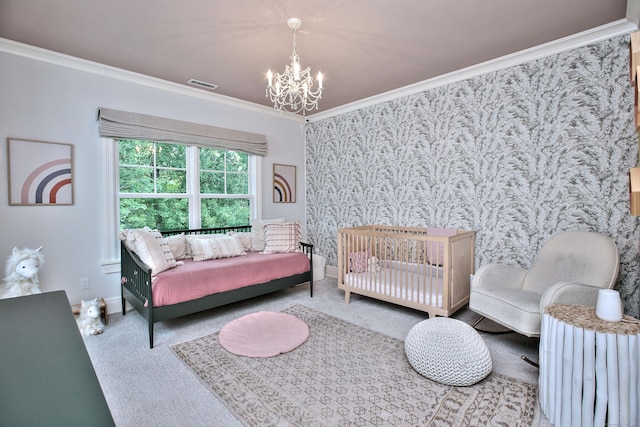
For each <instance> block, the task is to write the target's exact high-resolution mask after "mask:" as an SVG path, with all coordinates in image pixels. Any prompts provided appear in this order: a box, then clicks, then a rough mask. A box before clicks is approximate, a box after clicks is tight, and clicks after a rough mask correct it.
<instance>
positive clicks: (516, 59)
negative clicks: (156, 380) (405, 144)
mask: <svg viewBox="0 0 640 427" xmlns="http://www.w3.org/2000/svg"><path fill="white" fill-rule="evenodd" d="M637 29H638V26H637V25H636V24H634V23H633V22H630V21H628V20H626V19H621V20H619V21H615V22H612V23H610V24H606V25H603V26H600V27H596V28H593V29H590V30H587V31H583V32H581V33H577V34H574V35H571V36H568V37H564V38H561V39H558V40H554V41H552V42H549V43H545V44H541V45H538V46H534V47H532V48H529V49H525V50H522V51H519V52H515V53H512V54H509V55H505V56H502V57H500V58H496V59H492V60H490V61H486V62H482V63H480V64H476V65H472V66H470V67H467V68H462V69H460V70H456V71H452V72H450V73H447V74H443V75H440V76H436V77H433V78H431V79H427V80H423V81H421V82H418V83H414V84H411V85H408V86H404V87H401V88H399V89H394V90H391V91H388V92H385V93H382V94H379V95H374V96H371V97H369V98H365V99H361V100H359V101H355V102H352V103H350V104H346V105H342V106H340V107H336V108H332V109H330V110H326V111H323V112H320V113H315V114H312V115H310V116H307V118H308V121H309V122H315V121H318V120H323V119H327V118H330V117H334V116H337V115H340V114H345V113H349V112H351V111H355V110H360V109H362V108H365V107H369V106H372V105H377V104H381V103H383V102H387V101H391V100H394V99H397V98H401V97H404V96H408V95H413V94H416V93H419V92H424V91H426V90H429V89H434V88H437V87H440V86H446V85H449V84H452V83H456V82H459V81H462V80H467V79H470V78H473V77H477V76H479V75H482V74H488V73H491V72H494V71H498V70H502V69H505V68H509V67H513V66H515V65H520V64H524V63H527V62H530V61H534V60H536V59H540V58H544V57H547V56H551V55H555V54H558V53H561V52H565V51H568V50H572V49H576V48H579V47H583V46H586V45H589V44H593V43H596V42H599V41H602V40H607V39H610V38H612V37H616V36H620V35H623V34H627V33H630V32H632V31H635V30H637Z"/></svg>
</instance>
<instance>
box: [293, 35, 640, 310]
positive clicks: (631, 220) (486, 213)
mask: <svg viewBox="0 0 640 427" xmlns="http://www.w3.org/2000/svg"><path fill="white" fill-rule="evenodd" d="M628 43H629V37H628V36H620V37H615V38H612V39H609V40H606V41H603V42H599V43H596V44H593V45H589V46H586V47H582V48H578V49H575V50H572V51H569V52H565V53H561V54H558V55H554V56H550V57H546V58H543V59H540V60H536V61H532V62H529V63H525V64H522V65H518V66H514V67H511V68H508V69H504V70H501V71H497V72H493V73H490V74H485V75H482V76H479V77H475V78H472V79H468V80H465V81H461V82H457V83H453V84H450V85H448V86H443V87H438V88H435V89H432V90H428V91H425V92H421V93H417V94H414V95H410V96H407V97H403V98H399V99H396V100H393V101H389V102H385V103H381V104H378V105H374V106H370V107H367V108H363V109H361V110H357V111H354V112H349V113H345V114H342V115H339V116H335V117H331V118H327V119H324V120H320V121H317V122H312V123H309V124H308V125H307V126H306V132H305V136H306V156H307V160H306V168H307V170H306V191H307V194H306V197H307V234H308V237H309V239H310V240H311V241H312V242H313V243H314V244H315V245H316V246H315V247H316V251H317V252H318V253H319V254H321V255H323V256H326V257H327V263H328V264H329V265H333V266H335V265H337V240H336V238H337V229H338V228H339V227H350V226H355V225H364V224H389V225H407V226H436V227H459V228H467V229H473V230H475V231H476V269H477V268H479V267H480V266H482V265H483V264H486V263H488V262H495V261H500V262H509V263H516V264H519V265H521V266H523V267H528V266H529V265H530V264H531V262H532V261H533V258H534V256H535V254H536V252H537V250H538V249H539V248H540V246H541V245H542V244H543V243H544V241H545V240H546V239H548V238H549V237H550V236H551V235H552V234H554V233H556V232H559V231H562V230H593V231H599V232H602V233H605V234H607V235H609V236H611V237H612V238H613V239H614V240H615V242H616V244H617V246H618V249H619V250H620V259H621V264H620V276H619V279H618V284H617V285H616V287H617V289H618V290H620V292H621V294H622V296H623V299H624V302H625V309H626V311H627V313H628V314H632V315H635V316H637V315H638V294H639V291H638V278H639V268H640V256H639V254H638V253H639V245H640V227H639V224H640V218H637V217H632V216H630V214H629V203H628V197H629V195H628V192H629V189H628V177H627V172H628V169H629V168H630V167H633V166H635V165H636V161H637V158H638V152H637V135H636V133H635V126H634V123H633V114H632V107H633V102H634V99H633V89H632V88H631V86H630V84H629V77H628V67H629V65H628V61H629V58H628V52H629V47H628Z"/></svg>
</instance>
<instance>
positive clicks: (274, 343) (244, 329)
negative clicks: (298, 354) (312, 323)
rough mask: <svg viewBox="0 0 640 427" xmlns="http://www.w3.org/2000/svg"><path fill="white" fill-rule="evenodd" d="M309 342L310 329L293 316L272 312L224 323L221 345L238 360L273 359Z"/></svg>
mask: <svg viewBox="0 0 640 427" xmlns="http://www.w3.org/2000/svg"><path fill="white" fill-rule="evenodd" d="M307 338H309V326H307V324H306V323H305V322H303V321H302V320H300V319H298V318H297V317H295V316H292V315H290V314H286V313H277V312H272V311H260V312H257V313H252V314H247V315H246V316H242V317H240V318H238V319H235V320H232V321H231V322H229V323H227V324H226V325H225V326H224V327H223V328H222V329H221V330H220V334H219V336H218V339H219V341H220V345H221V346H222V347H224V348H225V349H226V350H227V351H229V352H230V353H233V354H237V355H239V356H248V357H272V356H277V355H279V354H282V353H287V352H289V351H291V350H293V349H295V348H297V347H299V346H300V345H301V344H302V343H304V342H305V341H306V340H307Z"/></svg>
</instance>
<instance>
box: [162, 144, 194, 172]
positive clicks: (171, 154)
mask: <svg viewBox="0 0 640 427" xmlns="http://www.w3.org/2000/svg"><path fill="white" fill-rule="evenodd" d="M156 151H157V153H156V163H157V166H161V167H169V168H183V169H184V168H185V167H186V165H187V147H186V146H184V145H178V144H168V143H166V142H158V143H156Z"/></svg>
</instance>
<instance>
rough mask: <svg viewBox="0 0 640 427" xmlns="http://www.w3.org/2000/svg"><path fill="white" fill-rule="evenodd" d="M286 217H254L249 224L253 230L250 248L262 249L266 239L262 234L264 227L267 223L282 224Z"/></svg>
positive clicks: (254, 249) (253, 249)
mask: <svg viewBox="0 0 640 427" xmlns="http://www.w3.org/2000/svg"><path fill="white" fill-rule="evenodd" d="M286 220H287V219H286V218H275V219H256V220H254V221H253V224H251V231H252V232H253V240H252V242H251V250H252V251H256V252H261V251H263V250H264V247H265V244H266V241H265V236H264V228H265V227H266V226H267V225H268V224H282V223H284V222H285V221H286Z"/></svg>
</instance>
